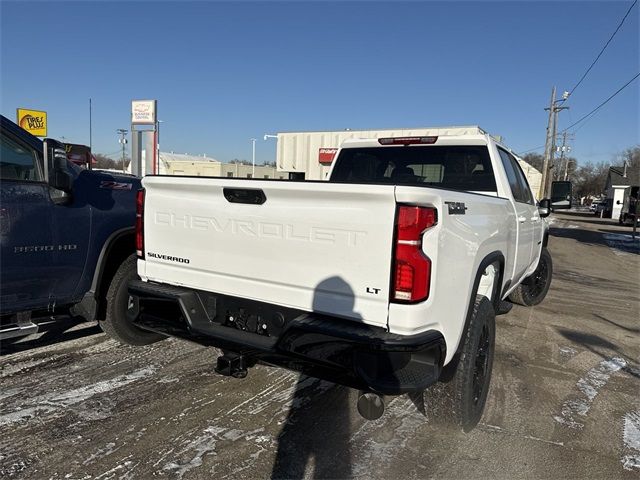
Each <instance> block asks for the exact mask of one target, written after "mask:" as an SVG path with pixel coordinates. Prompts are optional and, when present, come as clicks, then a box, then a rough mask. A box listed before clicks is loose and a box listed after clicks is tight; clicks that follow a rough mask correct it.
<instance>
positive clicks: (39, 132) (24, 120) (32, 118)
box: [16, 108, 47, 137]
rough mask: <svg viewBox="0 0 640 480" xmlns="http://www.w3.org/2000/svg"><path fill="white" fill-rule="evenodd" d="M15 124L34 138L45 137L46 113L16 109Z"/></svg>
mask: <svg viewBox="0 0 640 480" xmlns="http://www.w3.org/2000/svg"><path fill="white" fill-rule="evenodd" d="M16 123H17V124H18V125H20V126H21V127H22V128H24V129H25V130H26V131H27V132H29V133H30V134H32V135H35V136H36V137H46V136H47V112H42V111H40V110H29V109H26V108H18V109H17V122H16Z"/></svg>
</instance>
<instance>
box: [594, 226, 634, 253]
mask: <svg viewBox="0 0 640 480" xmlns="http://www.w3.org/2000/svg"><path fill="white" fill-rule="evenodd" d="M602 236H603V238H604V241H605V242H606V243H607V246H608V247H609V248H611V249H612V250H613V253H615V254H616V255H623V256H624V255H630V254H640V232H639V233H638V234H637V235H636V239H635V240H634V239H633V236H632V235H631V234H624V233H605V234H603V235H602Z"/></svg>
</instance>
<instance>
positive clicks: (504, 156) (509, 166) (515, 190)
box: [498, 149, 527, 203]
mask: <svg viewBox="0 0 640 480" xmlns="http://www.w3.org/2000/svg"><path fill="white" fill-rule="evenodd" d="M498 152H499V153H500V159H501V160H502V165H503V166H504V171H505V172H506V174H507V180H509V187H511V193H512V194H513V198H514V200H515V201H516V202H520V203H527V201H526V199H525V196H524V193H523V192H522V186H521V184H520V182H519V181H518V176H517V175H516V172H515V170H514V169H513V163H511V158H510V155H509V154H508V153H507V152H505V151H504V150H501V149H498Z"/></svg>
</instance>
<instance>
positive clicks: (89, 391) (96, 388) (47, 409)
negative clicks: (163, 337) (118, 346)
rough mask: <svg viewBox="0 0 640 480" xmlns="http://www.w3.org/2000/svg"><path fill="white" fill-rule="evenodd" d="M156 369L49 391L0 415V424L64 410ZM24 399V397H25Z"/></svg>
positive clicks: (151, 372) (147, 368)
mask: <svg viewBox="0 0 640 480" xmlns="http://www.w3.org/2000/svg"><path fill="white" fill-rule="evenodd" d="M155 371H156V367H155V366H150V367H146V368H142V369H140V370H136V371H134V372H132V373H129V374H127V375H120V376H118V377H115V378H112V379H110V380H103V381H101V382H97V383H94V384H92V385H86V386H84V387H80V388H76V389H73V390H68V391H66V392H61V393H49V394H46V395H40V396H38V397H34V398H30V399H28V401H25V404H26V406H25V407H19V408H18V409H16V410H14V411H13V412H10V413H5V414H3V415H0V426H4V425H10V424H12V423H16V422H20V421H23V420H29V419H33V418H35V417H39V416H41V415H43V414H45V415H47V414H52V413H55V412H58V411H60V410H64V409H66V408H68V407H70V406H71V405H76V404H79V403H82V402H84V401H86V400H88V399H89V398H91V397H93V396H96V395H104V394H105V393H109V392H111V391H112V390H115V389H118V388H121V387H124V386H125V385H128V384H130V383H133V382H135V381H137V380H140V379H142V378H145V377H148V376H150V375H152V374H153V373H154V372H155ZM25 400H26V399H25Z"/></svg>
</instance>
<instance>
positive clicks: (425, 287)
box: [391, 205, 437, 303]
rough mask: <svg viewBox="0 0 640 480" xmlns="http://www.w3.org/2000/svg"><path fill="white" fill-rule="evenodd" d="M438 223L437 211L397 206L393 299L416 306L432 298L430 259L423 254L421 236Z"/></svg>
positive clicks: (411, 206) (427, 208) (426, 208)
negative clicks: (430, 295) (415, 304)
mask: <svg viewBox="0 0 640 480" xmlns="http://www.w3.org/2000/svg"><path fill="white" fill-rule="evenodd" d="M436 223H437V212H436V209H435V208H429V207H417V206H413V205H400V206H399V207H398V215H397V223H396V244H395V255H394V261H393V279H392V280H393V282H392V286H391V299H392V300H395V301H398V302H411V303H415V302H421V301H423V300H426V299H427V298H428V297H429V281H430V278H431V260H430V259H429V257H427V256H426V255H425V254H424V253H423V252H422V235H423V234H424V231H425V230H426V229H428V228H430V227H433V226H434V225H435V224H436Z"/></svg>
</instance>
